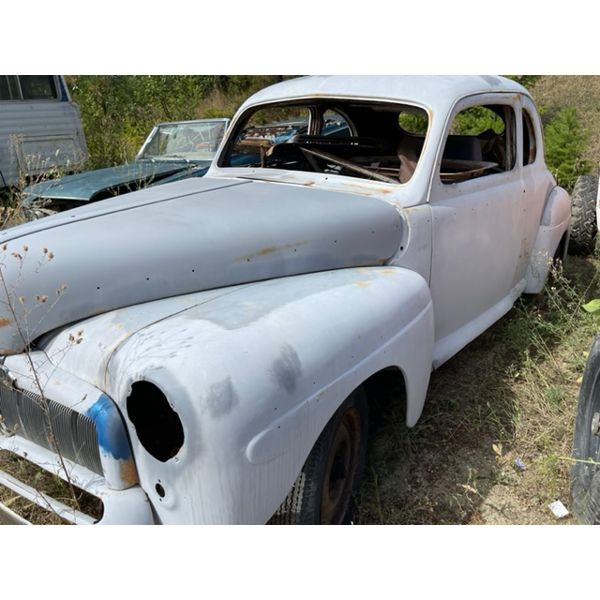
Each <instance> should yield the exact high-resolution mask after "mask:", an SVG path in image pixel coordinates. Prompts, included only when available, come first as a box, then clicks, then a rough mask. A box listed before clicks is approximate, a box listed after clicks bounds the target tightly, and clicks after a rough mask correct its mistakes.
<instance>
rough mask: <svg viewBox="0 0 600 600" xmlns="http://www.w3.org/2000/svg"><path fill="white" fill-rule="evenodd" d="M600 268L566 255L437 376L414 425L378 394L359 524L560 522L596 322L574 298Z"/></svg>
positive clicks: (587, 292)
mask: <svg viewBox="0 0 600 600" xmlns="http://www.w3.org/2000/svg"><path fill="white" fill-rule="evenodd" d="M599 265H600V260H599V259H598V258H597V257H589V258H577V257H570V258H569V260H568V261H567V264H566V266H565V272H564V274H558V275H557V276H556V278H555V280H554V281H553V282H552V283H551V284H550V285H549V287H548V288H547V290H546V291H545V293H544V294H542V295H540V296H538V297H535V298H533V299H527V298H526V299H523V300H520V301H519V302H518V303H517V305H516V307H515V308H514V309H513V310H512V311H511V312H510V313H509V314H508V315H507V316H506V317H504V318H503V319H502V320H500V321H499V322H498V323H496V324H495V325H494V326H493V327H491V328H490V329H489V330H488V331H486V332H485V333H484V334H483V335H482V336H480V337H479V338H478V339H477V340H475V341H474V342H473V343H471V344H470V345H469V346H467V348H465V349H464V350H463V351H462V352H460V353H459V354H458V355H456V356H455V357H454V358H453V359H451V360H450V361H449V362H448V363H446V364H445V365H443V366H442V367H441V368H440V369H439V370H437V371H436V372H434V373H433V374H432V378H431V384H430V389H429V394H428V398H427V402H426V404H425V409H424V412H423V416H422V417H421V420H420V421H419V423H418V424H417V426H416V427H415V428H414V429H412V430H409V429H407V428H406V427H405V425H404V414H403V413H404V411H403V407H402V406H399V405H398V403H394V402H392V401H391V400H390V401H388V400H386V398H385V394H383V395H382V401H381V404H380V406H379V407H377V409H376V411H375V415H374V425H375V429H376V433H375V436H374V438H372V442H371V448H370V452H369V468H368V470H367V477H366V481H365V483H364V486H363V489H362V492H361V496H360V498H359V510H358V514H357V521H359V522H361V523H386V524H390V523H418V524H441V523H519V524H529V523H531V524H534V523H537V524H539V523H555V522H556V520H555V518H554V516H553V515H552V513H551V512H550V510H549V509H548V504H549V503H550V502H553V501H554V500H557V499H560V500H561V501H562V502H563V503H564V504H565V505H566V506H567V507H569V505H570V498H569V469H570V463H569V461H568V457H569V456H570V454H571V442H572V435H573V423H574V414H575V407H576V402H577V394H578V388H579V383H580V381H581V375H582V373H583V368H584V365H585V361H586V357H587V352H588V350H589V348H590V346H591V343H592V340H593V338H594V335H595V334H596V332H597V329H598V327H597V322H596V321H595V319H594V318H593V317H592V316H590V315H588V314H587V313H585V312H584V311H583V310H582V308H581V305H582V303H583V302H585V301H586V300H588V299H590V298H592V297H596V296H598V295H600V289H599V285H600V280H599V277H598V266H599ZM388 396H389V398H390V399H391V398H392V397H393V393H391V394H390V393H389V391H388ZM516 458H520V459H521V460H522V461H523V463H524V464H525V465H526V469H525V471H521V470H520V469H519V468H517V466H516V465H515V462H514V461H515V459H516ZM568 522H573V521H572V518H569V519H566V520H565V521H560V523H568Z"/></svg>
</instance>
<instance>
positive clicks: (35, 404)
mask: <svg viewBox="0 0 600 600" xmlns="http://www.w3.org/2000/svg"><path fill="white" fill-rule="evenodd" d="M0 416H1V417H2V429H4V430H8V431H9V432H12V433H14V434H15V435H19V436H21V437H23V438H25V439H28V440H30V441H31V442H34V443H35V444H38V445H39V446H42V447H44V448H46V449H47V450H50V451H51V452H56V451H57V448H58V450H59V452H60V454H61V455H62V456H63V457H64V458H67V459H69V460H72V461H73V462H75V463H77V464H79V465H81V466H83V467H86V468H88V469H89V470H90V471H93V472H94V473H98V474H99V475H102V474H103V471H102V463H101V461H100V448H99V445H98V436H97V434H96V426H95V424H94V421H92V419H90V418H89V417H87V416H86V415H82V414H81V413H78V412H77V411H74V410H72V409H71V408H67V407H66V406H63V405H62V404H59V403H58V402H55V401H53V400H44V399H42V398H41V397H40V396H38V395H36V394H32V393H29V392H24V391H22V390H18V389H16V388H14V387H11V386H9V385H7V384H6V383H4V382H1V383H0ZM52 434H54V440H55V444H53V443H52V437H53V435H52Z"/></svg>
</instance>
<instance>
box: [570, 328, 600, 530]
mask: <svg viewBox="0 0 600 600" xmlns="http://www.w3.org/2000/svg"><path fill="white" fill-rule="evenodd" d="M599 411H600V335H599V336H598V337H596V339H595V340H594V344H593V345H592V349H591V350H590V354H589V356H588V360H587V363H586V365H585V371H584V374H583V381H582V382H581V388H580V390H579V402H578V404H577V417H576V420H575V432H574V434H573V458H574V459H575V461H585V460H590V459H591V460H593V461H595V462H599V463H600V436H599V435H594V434H593V433H592V419H593V416H594V413H596V412H599ZM571 499H572V501H573V512H574V514H575V516H576V517H577V518H578V520H579V521H580V522H581V523H586V524H589V525H598V524H600V466H599V465H594V464H588V463H585V462H574V463H573V466H572V467H571Z"/></svg>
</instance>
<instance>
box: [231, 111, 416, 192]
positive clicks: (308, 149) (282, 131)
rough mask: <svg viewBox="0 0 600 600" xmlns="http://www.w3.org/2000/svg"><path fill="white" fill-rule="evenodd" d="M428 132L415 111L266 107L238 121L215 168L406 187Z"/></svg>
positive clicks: (247, 114)
mask: <svg viewBox="0 0 600 600" xmlns="http://www.w3.org/2000/svg"><path fill="white" fill-rule="evenodd" d="M408 125H410V127H409V126H408ZM427 128H428V119H427V112H426V111H425V110H423V109H422V108H417V107H415V106H408V105H401V104H389V103H384V102H358V101H340V100H330V101H328V100H322V101H318V102H314V101H312V102H311V101H308V102H297V103H285V104H279V105H267V106H263V107H258V108H253V109H249V111H248V112H247V113H246V115H245V117H242V119H241V120H240V121H239V123H238V125H237V127H236V130H235V131H234V133H233V135H232V136H230V140H229V142H228V146H227V147H226V148H225V151H224V153H223V155H222V158H221V160H220V161H219V166H220V167H253V168H256V167H260V168H273V169H286V170H291V171H305V172H316V173H331V174H338V175H346V176H349V177H358V178H361V179H371V180H377V181H383V182H386V183H395V184H397V183H406V182H408V181H409V180H410V179H411V177H412V175H413V173H414V171H415V169H416V166H417V163H418V160H419V157H420V155H421V151H422V149H423V145H424V142H425V136H426V134H427Z"/></svg>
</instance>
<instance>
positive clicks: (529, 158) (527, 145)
mask: <svg viewBox="0 0 600 600" xmlns="http://www.w3.org/2000/svg"><path fill="white" fill-rule="evenodd" d="M522 114H523V166H526V165H530V164H532V163H533V162H535V156H536V151H537V149H536V143H535V129H534V128H533V121H532V120H531V115H530V114H529V113H528V112H527V110H526V109H523V112H522Z"/></svg>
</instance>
